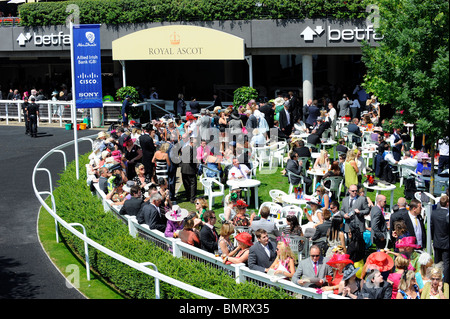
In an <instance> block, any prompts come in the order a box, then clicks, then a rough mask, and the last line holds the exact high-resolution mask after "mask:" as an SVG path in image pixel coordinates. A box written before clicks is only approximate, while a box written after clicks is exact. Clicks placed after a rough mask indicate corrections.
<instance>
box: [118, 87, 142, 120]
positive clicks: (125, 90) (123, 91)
mask: <svg viewBox="0 0 450 319" xmlns="http://www.w3.org/2000/svg"><path fill="white" fill-rule="evenodd" d="M127 95H129V96H131V103H139V102H140V101H139V93H138V91H137V90H136V88H134V87H133V86H124V87H121V88H120V89H118V90H117V92H116V98H117V99H118V100H119V101H123V100H124V99H125V97H126V96H127ZM143 114H144V110H143V107H142V106H136V107H131V108H130V114H129V119H140V118H141V116H142V115H143Z"/></svg>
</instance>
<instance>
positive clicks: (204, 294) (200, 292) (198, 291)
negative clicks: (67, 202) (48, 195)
mask: <svg viewBox="0 0 450 319" xmlns="http://www.w3.org/2000/svg"><path fill="white" fill-rule="evenodd" d="M95 136H96V135H91V136H88V137H85V138H83V139H80V140H86V139H89V138H93V137H95ZM74 142H75V141H69V142H67V143H64V144H62V145H60V146H57V147H55V148H53V149H51V150H50V151H48V152H47V153H46V154H45V155H44V156H42V157H41V159H39V161H38V162H37V163H36V165H35V167H34V169H33V174H32V185H33V190H34V193H35V195H36V198H37V199H38V200H39V202H40V203H41V205H42V206H43V207H44V208H45V209H46V210H47V212H49V214H50V215H52V217H53V218H54V219H55V221H57V222H58V223H59V224H60V225H62V226H63V227H64V228H66V229H67V230H68V231H70V232H71V233H72V234H74V235H75V236H77V237H78V238H79V239H81V240H83V241H84V242H85V243H87V244H88V245H90V246H92V247H94V248H96V249H98V250H99V251H101V252H103V253H104V254H107V255H108V256H110V257H112V258H114V259H116V260H118V261H120V262H122V263H124V264H126V265H128V266H130V267H132V268H134V269H136V270H139V271H141V272H143V273H145V274H147V275H150V276H152V277H154V278H157V279H159V280H162V281H164V282H166V283H168V284H171V285H174V286H176V287H178V288H181V289H184V290H186V291H189V292H191V293H194V294H197V295H199V296H201V297H205V298H208V299H224V297H222V296H219V295H216V294H213V293H210V292H208V291H205V290H202V289H199V288H197V287H194V286H192V285H189V284H186V283H184V282H182V281H179V280H177V279H173V278H171V277H169V276H166V275H164V274H161V273H159V272H157V271H155V270H152V269H149V268H148V267H146V265H145V263H144V264H143V263H138V262H135V261H134V260H131V259H128V258H126V257H124V256H122V255H120V254H118V253H116V252H114V251H112V250H110V249H108V248H106V247H104V246H102V245H100V244H99V243H97V242H95V241H94V240H92V239H90V238H89V237H88V236H86V235H84V234H83V233H80V232H79V231H78V230H76V229H75V228H74V227H73V226H74V225H72V224H69V223H67V222H66V221H65V220H63V219H62V218H61V217H59V216H58V214H56V212H55V211H53V209H52V208H50V207H49V206H48V205H47V203H46V202H45V200H44V199H43V198H42V196H41V192H39V191H38V189H37V187H36V183H35V179H36V171H37V169H39V168H40V166H41V165H42V163H43V162H44V161H45V159H47V158H48V157H49V156H51V155H52V154H53V153H54V151H55V150H61V149H62V148H65V147H67V146H70V145H72V144H74Z"/></svg>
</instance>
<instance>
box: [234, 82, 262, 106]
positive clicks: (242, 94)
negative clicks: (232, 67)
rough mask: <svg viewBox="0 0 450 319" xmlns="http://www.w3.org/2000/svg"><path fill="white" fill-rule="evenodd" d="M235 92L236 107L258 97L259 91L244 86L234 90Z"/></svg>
mask: <svg viewBox="0 0 450 319" xmlns="http://www.w3.org/2000/svg"><path fill="white" fill-rule="evenodd" d="M233 94H234V97H233V106H235V107H239V106H242V105H246V104H247V103H248V101H250V100H251V99H256V98H257V97H258V91H256V89H254V88H252V87H249V86H242V87H240V88H238V89H236V90H234V92H233Z"/></svg>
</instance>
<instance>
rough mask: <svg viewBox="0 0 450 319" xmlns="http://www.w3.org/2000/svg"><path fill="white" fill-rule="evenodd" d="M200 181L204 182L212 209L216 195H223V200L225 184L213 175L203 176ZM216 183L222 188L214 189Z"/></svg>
mask: <svg viewBox="0 0 450 319" xmlns="http://www.w3.org/2000/svg"><path fill="white" fill-rule="evenodd" d="M200 182H201V183H202V185H203V188H204V190H205V196H208V204H209V209H210V210H211V209H212V206H213V203H214V199H215V198H216V197H222V201H223V198H224V196H225V186H224V185H223V184H222V183H221V182H219V181H218V180H216V179H214V178H211V177H203V178H201V180H200ZM214 184H216V185H218V186H219V189H220V190H219V191H215V190H214Z"/></svg>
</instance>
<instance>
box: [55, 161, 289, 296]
mask: <svg viewBox="0 0 450 319" xmlns="http://www.w3.org/2000/svg"><path fill="white" fill-rule="evenodd" d="M88 161H89V160H88V154H86V155H83V156H81V157H80V167H84V165H85V164H86V163H88ZM85 181H86V172H85V170H83V169H81V171H80V179H79V180H77V179H76V175H75V163H74V162H72V163H69V165H68V166H67V170H66V171H65V172H64V173H62V174H60V180H59V181H58V187H57V188H56V189H55V190H54V192H53V193H54V196H55V202H56V211H57V213H58V215H59V216H61V217H62V218H63V219H64V220H65V221H66V222H68V223H75V222H76V223H81V224H83V225H84V226H85V227H86V230H87V236H88V237H89V238H91V239H92V240H94V241H96V242H97V243H99V244H101V245H103V246H104V247H107V248H108V249H110V250H112V251H114V252H116V253H118V254H121V255H123V256H125V257H127V258H129V259H131V260H134V261H136V262H139V263H143V262H152V263H154V264H155V265H156V266H157V268H158V270H159V272H161V273H163V274H165V275H167V276H170V277H172V278H175V279H178V280H180V281H182V282H185V283H188V284H191V285H193V286H196V287H198V288H200V289H204V290H207V291H210V292H212V293H215V294H218V295H221V296H224V297H226V298H235V299H244V298H245V299H248V298H252V299H281V298H291V297H290V296H289V295H288V294H287V293H285V292H283V291H280V290H276V289H273V288H272V289H267V288H261V287H258V286H257V285H255V284H253V283H250V282H247V283H242V284H236V282H235V280H234V279H233V278H232V277H231V276H229V275H228V274H226V273H225V272H224V271H222V270H219V269H216V268H213V267H211V266H209V265H205V264H203V263H201V262H199V261H195V260H189V259H185V258H175V257H173V256H172V255H171V254H170V253H168V252H166V251H164V250H162V249H160V248H159V247H157V246H155V245H154V244H153V243H151V242H149V241H146V240H144V239H141V238H133V237H131V236H130V235H129V233H128V227H127V225H125V224H124V223H122V222H121V221H120V220H119V219H118V218H117V217H115V216H114V213H111V212H105V211H104V210H103V205H102V203H101V200H100V199H99V198H97V197H96V196H93V195H92V193H91V192H90V190H89V188H88V187H87V186H86V182H85ZM60 232H61V236H62V237H63V238H64V240H65V241H66V243H67V244H68V245H69V246H71V247H73V249H74V251H75V252H76V253H77V254H78V255H80V256H84V243H83V242H82V241H81V240H80V239H78V237H76V236H74V235H72V234H71V233H70V232H69V231H67V230H66V229H65V228H64V227H60ZM89 256H90V264H91V267H92V268H94V269H95V270H96V271H97V272H98V273H99V274H100V275H101V276H102V277H103V278H104V279H105V280H107V281H108V282H110V283H111V284H112V285H114V286H115V287H116V288H117V289H118V290H120V291H121V292H122V293H124V294H126V295H127V296H128V297H130V298H133V299H134V298H136V299H151V298H154V296H155V291H154V278H153V277H151V276H148V275H145V274H143V273H141V272H139V271H136V270H134V269H133V268H131V267H129V266H127V265H125V264H123V263H122V262H119V261H117V260H115V259H114V258H111V257H109V256H108V255H105V254H104V253H102V252H99V251H97V250H96V249H94V248H93V247H89ZM160 288H161V297H162V298H166V299H174V298H177V299H188V298H189V299H197V298H199V297H198V296H196V295H194V294H191V293H189V292H186V291H184V290H182V289H179V288H177V287H174V286H171V285H168V284H166V283H164V282H161V283H160Z"/></svg>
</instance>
